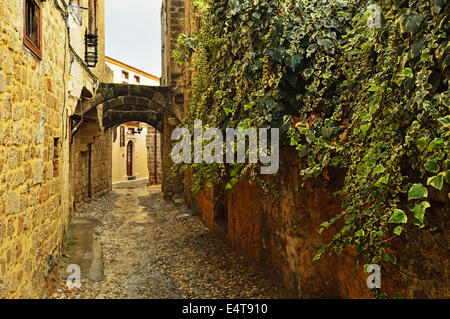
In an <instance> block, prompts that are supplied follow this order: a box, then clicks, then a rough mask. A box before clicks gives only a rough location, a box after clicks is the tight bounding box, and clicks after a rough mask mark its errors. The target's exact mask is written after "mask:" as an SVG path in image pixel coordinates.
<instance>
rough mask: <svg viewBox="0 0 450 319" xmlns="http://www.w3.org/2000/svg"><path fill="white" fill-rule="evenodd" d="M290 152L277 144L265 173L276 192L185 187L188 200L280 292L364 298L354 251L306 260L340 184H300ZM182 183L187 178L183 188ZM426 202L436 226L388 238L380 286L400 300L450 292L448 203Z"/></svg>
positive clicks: (335, 179)
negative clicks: (275, 172) (389, 261)
mask: <svg viewBox="0 0 450 319" xmlns="http://www.w3.org/2000/svg"><path fill="white" fill-rule="evenodd" d="M296 158H297V154H296V152H295V151H294V150H290V149H284V150H282V152H281V163H280V171H279V173H280V174H279V176H273V177H269V178H267V180H268V181H269V182H271V183H274V184H276V185H278V187H277V189H279V190H280V191H281V193H282V194H281V195H282V196H281V197H276V196H275V195H271V194H264V193H263V192H262V190H261V188H260V187H259V186H257V185H256V184H253V185H250V184H249V183H248V182H247V181H241V182H239V183H238V184H236V185H235V187H233V190H232V191H231V192H228V193H227V194H225V196H223V195H221V192H220V191H218V190H220V189H223V185H218V186H217V187H216V188H215V189H213V190H208V191H205V192H201V193H199V194H192V193H191V192H190V191H186V197H187V199H188V203H189V205H190V206H191V207H192V208H193V209H195V210H196V211H197V212H198V213H199V214H200V215H201V217H202V220H203V221H204V223H205V224H206V225H207V226H208V227H209V228H211V229H214V230H215V231H217V232H219V233H220V234H221V235H222V237H224V238H225V239H226V240H227V241H228V242H229V243H230V244H231V245H232V246H233V247H234V248H235V249H236V250H237V251H238V252H240V253H241V254H242V255H243V256H245V257H246V258H247V259H248V260H249V261H250V262H253V263H255V264H257V265H259V266H260V267H261V269H262V270H263V271H265V272H266V273H267V275H268V276H270V277H271V278H273V280H274V281H276V282H278V283H279V284H280V285H281V286H282V287H283V288H284V290H285V292H286V295H287V296H288V297H300V298H365V297H370V295H369V294H368V288H367V286H366V279H367V276H366V275H365V274H364V272H363V268H362V262H361V263H360V266H357V265H356V262H357V261H358V259H357V257H356V254H355V252H354V251H352V250H350V249H348V248H347V249H346V250H345V251H344V253H343V254H342V255H341V256H339V257H336V256H334V255H332V256H326V255H325V256H323V257H322V258H321V259H320V260H319V261H317V262H313V258H314V256H315V254H316V252H317V250H318V249H320V248H321V247H322V245H323V244H325V243H326V242H328V241H329V240H330V239H331V237H332V235H333V234H334V231H335V229H333V228H330V229H329V230H328V231H326V232H324V233H323V234H322V236H320V235H319V234H318V233H317V229H319V228H320V224H321V223H322V222H324V221H326V220H328V219H329V218H331V217H333V216H335V215H336V214H337V213H338V212H339V211H340V204H339V199H338V198H335V197H333V195H332V194H333V193H334V192H335V191H336V190H337V189H338V188H339V186H340V185H342V182H343V172H337V171H328V173H327V174H326V177H327V178H325V177H324V176H321V177H320V178H317V179H311V180H308V181H306V183H305V185H304V187H301V182H302V180H301V178H300V172H299V169H298V165H297V159H296ZM189 187H190V178H189V176H188V178H187V179H186V186H185V189H186V190H189ZM434 204H435V205H437V207H439V208H438V209H435V210H434V211H433V212H430V213H429V215H432V216H433V217H432V219H431V220H430V223H431V224H432V225H433V226H435V227H437V229H438V230H437V231H436V232H435V233H433V234H430V233H428V232H424V231H422V230H419V229H411V230H408V232H407V233H406V234H404V235H402V236H401V237H400V238H399V239H396V240H392V242H390V243H389V247H390V249H392V251H393V252H394V254H395V255H396V256H397V259H398V263H397V264H396V265H394V266H393V267H391V268H390V269H389V270H390V273H389V274H384V275H383V276H382V287H383V288H384V289H386V291H387V292H389V293H393V292H396V293H400V294H401V295H402V296H404V297H406V298H449V297H450V293H449V290H448V285H449V282H450V281H449V272H448V269H447V268H448V266H447V265H448V251H447V250H446V248H445V247H448V244H449V243H448V241H449V234H448V229H449V227H448V223H449V222H448V214H449V210H450V207H449V205H448V204H447V205H444V204H442V203H441V204H439V203H436V202H435V203H434ZM434 207H436V206H434ZM224 220H225V222H224Z"/></svg>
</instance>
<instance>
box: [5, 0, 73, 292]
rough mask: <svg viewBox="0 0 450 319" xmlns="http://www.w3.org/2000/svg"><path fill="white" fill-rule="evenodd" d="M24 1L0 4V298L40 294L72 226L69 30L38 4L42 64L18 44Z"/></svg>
mask: <svg viewBox="0 0 450 319" xmlns="http://www.w3.org/2000/svg"><path fill="white" fill-rule="evenodd" d="M23 6H24V1H23V0H0V298H1V297H9V298H19V297H22V298H23V297H28V298H30V297H40V296H43V295H45V281H46V279H48V277H49V275H50V273H51V270H52V269H53V267H54V266H55V261H56V260H58V258H59V255H60V243H61V239H62V237H63V234H64V232H65V229H66V226H67V224H68V221H69V211H68V209H66V208H64V207H63V205H62V203H61V187H62V186H61V175H62V174H63V172H62V170H61V165H59V164H60V160H61V159H58V156H60V154H61V152H60V149H61V142H62V140H63V135H64V130H63V127H62V121H61V114H62V111H63V107H64V73H63V72H64V69H65V65H64V63H65V62H64V56H65V55H64V47H65V43H64V41H65V35H66V26H65V23H64V20H63V19H62V18H61V15H60V13H59V12H58V11H57V9H56V7H55V6H54V4H53V2H52V1H47V2H42V29H43V31H44V32H43V39H42V50H43V54H42V59H39V58H37V57H36V56H34V55H33V54H32V53H31V51H30V50H29V49H28V48H27V47H25V46H24V44H23V30H24V27H23V23H24V20H23V10H24V8H23Z"/></svg>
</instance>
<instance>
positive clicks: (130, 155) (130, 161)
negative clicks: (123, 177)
mask: <svg viewBox="0 0 450 319" xmlns="http://www.w3.org/2000/svg"><path fill="white" fill-rule="evenodd" d="M127 175H128V176H133V143H132V142H131V141H129V142H128V146H127Z"/></svg>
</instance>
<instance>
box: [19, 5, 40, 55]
mask: <svg viewBox="0 0 450 319" xmlns="http://www.w3.org/2000/svg"><path fill="white" fill-rule="evenodd" d="M24 11H25V12H24V15H23V16H24V19H25V21H24V37H23V43H24V44H25V46H26V47H27V48H29V49H30V50H31V51H32V52H33V53H34V54H35V55H36V56H37V57H38V58H39V59H41V58H42V10H41V3H40V0H25V1H24Z"/></svg>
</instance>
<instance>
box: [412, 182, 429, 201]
mask: <svg viewBox="0 0 450 319" xmlns="http://www.w3.org/2000/svg"><path fill="white" fill-rule="evenodd" d="M424 197H425V198H426V197H428V190H427V189H426V187H425V186H423V185H422V184H414V185H413V186H412V187H411V188H410V189H409V192H408V200H411V199H419V198H424Z"/></svg>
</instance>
